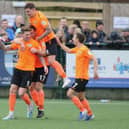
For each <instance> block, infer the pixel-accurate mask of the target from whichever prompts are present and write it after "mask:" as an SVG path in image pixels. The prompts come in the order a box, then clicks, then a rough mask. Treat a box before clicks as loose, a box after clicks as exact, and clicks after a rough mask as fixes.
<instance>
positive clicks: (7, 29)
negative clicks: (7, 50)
mask: <svg viewBox="0 0 129 129" xmlns="http://www.w3.org/2000/svg"><path fill="white" fill-rule="evenodd" d="M1 29H3V30H4V31H5V32H7V34H8V39H9V41H11V40H13V39H14V32H13V30H12V28H10V27H9V25H8V20H7V19H3V20H1Z"/></svg>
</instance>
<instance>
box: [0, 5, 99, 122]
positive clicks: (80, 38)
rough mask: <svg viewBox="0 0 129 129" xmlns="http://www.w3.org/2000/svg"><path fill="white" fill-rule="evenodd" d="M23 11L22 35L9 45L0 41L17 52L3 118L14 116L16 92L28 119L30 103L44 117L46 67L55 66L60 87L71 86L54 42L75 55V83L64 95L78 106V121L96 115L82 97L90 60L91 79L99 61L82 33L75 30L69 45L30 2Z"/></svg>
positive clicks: (12, 117)
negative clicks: (25, 109)
mask: <svg viewBox="0 0 129 129" xmlns="http://www.w3.org/2000/svg"><path fill="white" fill-rule="evenodd" d="M24 10H25V13H26V15H27V16H28V19H29V25H25V26H23V27H22V28H21V35H20V36H19V37H17V38H15V39H14V40H13V41H12V43H11V44H10V45H4V44H3V42H2V41H0V49H2V50H4V51H10V50H17V53H18V61H17V63H16V65H15V67H14V72H13V76H12V80H11V86H10V90H9V100H8V101H9V113H8V115H7V116H5V117H4V118H3V120H11V119H14V118H15V115H14V110H15V104H16V95H17V92H18V95H19V97H20V98H21V99H22V100H23V101H24V102H25V103H26V105H27V116H26V117H27V118H32V116H33V108H34V107H33V102H34V104H35V105H36V107H37V116H36V117H37V119H38V118H43V117H44V116H45V113H44V112H45V110H44V99H45V98H44V96H45V95H44V94H45V93H44V91H43V85H44V84H45V82H46V79H47V75H48V73H49V67H52V68H54V69H55V71H56V72H57V73H58V75H59V76H60V77H61V78H62V79H63V80H64V83H63V86H62V88H65V87H67V86H69V85H70V83H71V80H70V79H69V78H68V76H67V75H66V73H65V71H64V69H63V67H62V66H61V64H60V63H59V62H58V61H57V60H56V54H57V45H59V46H60V47H61V48H62V49H63V50H64V51H65V52H67V53H71V54H75V56H76V62H75V63H76V66H75V70H76V72H75V73H76V76H75V82H74V83H73V84H72V85H71V86H69V87H70V88H69V89H68V90H67V96H68V97H69V98H70V100H71V101H72V102H73V103H74V105H75V106H76V107H77V108H78V109H79V111H80V114H79V119H80V120H92V119H94V118H95V115H94V114H93V111H92V110H91V107H90V105H89V102H88V100H87V99H86V97H85V88H86V85H87V83H88V80H89V75H88V69H89V64H90V61H91V60H92V61H93V65H94V79H98V72H97V67H98V64H97V60H96V58H95V56H94V55H93V54H92V53H91V52H90V50H89V49H88V48H87V47H86V46H85V45H84V44H83V43H84V41H85V36H84V35H83V34H82V33H81V32H76V33H75V34H74V36H73V43H74V45H75V47H74V48H68V47H67V46H65V45H64V44H63V43H62V42H61V41H60V40H59V38H57V37H56V35H55V34H54V32H53V30H52V28H51V25H50V24H49V21H48V19H47V18H46V16H45V15H44V14H43V13H41V12H40V11H38V10H37V9H36V7H35V5H34V4H33V3H27V4H26V5H25V7H24ZM30 97H31V98H30ZM32 101H33V102H32Z"/></svg>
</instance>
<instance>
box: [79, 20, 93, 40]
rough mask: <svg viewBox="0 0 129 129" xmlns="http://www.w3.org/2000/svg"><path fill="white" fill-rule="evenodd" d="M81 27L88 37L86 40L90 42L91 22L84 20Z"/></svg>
mask: <svg viewBox="0 0 129 129" xmlns="http://www.w3.org/2000/svg"><path fill="white" fill-rule="evenodd" d="M81 28H82V32H83V33H84V35H85V37H86V42H89V40H90V33H91V30H90V29H89V22H88V21H82V22H81Z"/></svg>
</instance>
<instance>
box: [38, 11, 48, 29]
mask: <svg viewBox="0 0 129 129" xmlns="http://www.w3.org/2000/svg"><path fill="white" fill-rule="evenodd" d="M39 17H40V19H41V25H42V27H43V28H47V27H48V26H49V21H48V19H47V17H46V16H45V15H44V14H42V13H41V12H39Z"/></svg>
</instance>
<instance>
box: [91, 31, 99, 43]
mask: <svg viewBox="0 0 129 129" xmlns="http://www.w3.org/2000/svg"><path fill="white" fill-rule="evenodd" d="M89 44H90V45H93V44H95V45H99V44H100V42H99V34H98V32H97V31H96V30H93V31H92V32H91V37H90V40H89Z"/></svg>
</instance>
